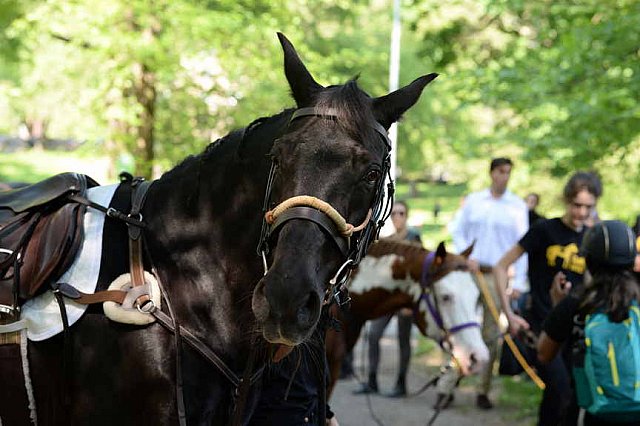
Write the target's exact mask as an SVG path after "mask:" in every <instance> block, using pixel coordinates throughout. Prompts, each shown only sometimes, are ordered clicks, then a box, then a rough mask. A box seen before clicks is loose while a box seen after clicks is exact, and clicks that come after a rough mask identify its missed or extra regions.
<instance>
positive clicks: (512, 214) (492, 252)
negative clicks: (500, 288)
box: [438, 157, 529, 409]
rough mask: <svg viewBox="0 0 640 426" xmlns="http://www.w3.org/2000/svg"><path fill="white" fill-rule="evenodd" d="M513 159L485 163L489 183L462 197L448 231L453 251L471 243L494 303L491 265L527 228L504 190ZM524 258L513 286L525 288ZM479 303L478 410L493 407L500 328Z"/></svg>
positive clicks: (473, 263) (516, 202) (474, 267)
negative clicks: (481, 364) (482, 347)
mask: <svg viewBox="0 0 640 426" xmlns="http://www.w3.org/2000/svg"><path fill="white" fill-rule="evenodd" d="M512 168H513V162H512V161H511V159H509V158H506V157H499V158H494V159H493V160H491V164H490V166H489V175H490V177H491V186H490V187H489V188H488V189H485V190H483V191H479V192H474V193H471V194H469V195H468V196H467V197H466V198H465V202H464V205H463V207H462V209H461V211H460V215H459V217H458V218H457V219H456V221H455V222H454V223H453V224H452V225H451V227H450V231H451V235H452V237H453V243H454V245H455V248H456V250H458V251H460V250H464V248H466V247H469V246H470V245H471V244H472V243H474V242H475V245H474V248H473V252H472V253H471V256H470V258H469V270H470V271H472V272H474V273H481V274H483V277H484V279H485V280H486V281H487V282H488V283H489V291H490V292H491V293H492V297H493V298H494V300H495V303H496V305H498V301H497V296H496V294H495V291H494V288H493V287H494V286H493V274H492V269H493V266H494V265H495V264H496V263H497V262H498V260H499V259H500V258H501V257H502V255H503V254H504V253H505V252H506V251H507V250H508V249H509V248H510V247H512V246H513V245H514V244H515V243H517V242H518V240H519V239H520V238H521V237H522V235H524V233H525V232H526V231H527V229H528V223H529V220H528V216H527V208H526V205H525V203H524V201H523V200H522V199H520V197H518V196H516V195H515V194H513V193H512V192H511V191H509V190H507V185H508V183H509V178H510V176H511V170H512ZM526 262H527V261H526V259H521V261H519V262H517V264H516V267H515V271H514V277H513V288H514V289H516V290H518V291H523V290H525V279H526V268H527V263H526ZM481 300H482V303H483V308H484V309H483V311H484V313H483V315H484V319H483V325H482V337H483V339H484V341H485V343H486V345H487V347H488V348H489V362H488V363H487V366H486V369H485V371H483V372H482V373H481V380H480V384H479V386H478V389H477V396H476V405H477V406H478V407H479V408H482V409H491V408H493V403H492V402H491V400H490V399H489V391H490V389H491V381H492V376H493V368H494V364H495V361H496V360H497V359H498V352H499V342H498V337H499V336H500V327H499V325H498V324H496V322H495V320H494V319H493V317H492V316H491V312H490V311H489V309H488V308H487V306H486V302H485V300H484V298H481ZM441 397H442V395H438V399H441Z"/></svg>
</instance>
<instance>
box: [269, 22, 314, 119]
mask: <svg viewBox="0 0 640 426" xmlns="http://www.w3.org/2000/svg"><path fill="white" fill-rule="evenodd" d="M278 39H280V44H281V45H282V50H283V51H284V74H285V75H286V76H287V81H288V82H289V87H290V88H291V94H292V95H293V99H295V101H296V104H297V105H298V108H302V107H306V106H309V105H311V103H312V101H313V98H314V96H315V94H316V93H318V92H319V91H320V90H322V89H324V87H322V86H321V85H320V84H318V83H317V82H316V81H315V80H314V78H313V77H312V76H311V74H310V73H309V71H308V70H307V67H305V66H304V64H303V63H302V61H301V60H300V57H299V56H298V53H297V52H296V49H295V48H294V47H293V44H291V42H290V41H289V39H288V38H286V37H285V36H284V34H282V33H278Z"/></svg>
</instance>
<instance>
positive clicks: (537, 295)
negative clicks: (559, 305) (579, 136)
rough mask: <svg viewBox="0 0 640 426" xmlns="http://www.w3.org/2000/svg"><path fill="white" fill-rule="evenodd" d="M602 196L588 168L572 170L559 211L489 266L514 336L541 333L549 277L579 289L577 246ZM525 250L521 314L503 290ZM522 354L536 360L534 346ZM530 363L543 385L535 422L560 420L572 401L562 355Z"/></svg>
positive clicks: (548, 305) (581, 265)
mask: <svg viewBox="0 0 640 426" xmlns="http://www.w3.org/2000/svg"><path fill="white" fill-rule="evenodd" d="M601 195H602V184H601V183H600V179H599V178H598V176H596V175H595V174H594V173H590V172H577V173H575V174H574V175H573V176H571V178H569V181H568V182H567V184H566V185H565V187H564V191H563V200H564V203H565V213H564V215H562V216H561V217H556V218H553V219H547V220H543V221H540V222H537V223H535V224H533V226H531V228H529V231H528V232H527V233H526V234H525V235H524V236H523V237H522V238H521V239H520V241H519V242H518V243H517V244H516V245H514V246H513V247H512V248H511V249H510V250H509V251H508V252H507V253H505V254H504V256H503V257H502V258H501V259H500V260H499V261H498V264H497V265H496V266H495V267H494V269H493V273H494V275H495V284H496V291H497V292H498V294H499V295H500V300H501V302H502V307H503V309H504V312H505V314H506V316H507V319H508V321H509V332H510V333H511V334H512V335H514V336H515V335H517V334H518V332H520V331H521V330H531V331H533V333H534V334H536V335H537V334H539V333H540V331H541V330H542V326H543V323H544V320H545V319H546V318H547V316H548V315H549V312H550V311H551V309H552V303H551V297H550V295H549V290H550V288H551V285H552V283H553V281H554V278H555V279H556V280H560V281H562V282H565V283H567V286H571V289H572V291H575V290H577V289H579V288H581V287H582V279H583V274H584V271H585V260H584V258H583V257H581V256H580V255H579V254H578V250H579V247H580V244H581V243H582V237H583V235H584V233H585V228H586V226H585V224H586V222H587V220H588V219H589V217H590V216H591V213H592V211H593V210H594V209H595V207H596V203H597V201H598V198H600V196H601ZM525 253H526V254H528V255H529V271H528V276H529V284H530V287H531V290H530V302H529V303H527V307H526V309H525V314H524V318H523V317H521V316H519V315H516V314H515V313H514V312H513V311H512V310H511V305H510V303H509V298H508V295H507V292H506V288H507V283H508V270H509V267H510V266H511V265H512V264H513V263H514V262H515V261H516V260H517V259H518V258H520V257H521V256H522V255H523V254H525ZM527 352H529V353H528V355H529V357H528V358H529V359H531V360H536V351H535V348H528V351H527ZM534 364H535V366H536V368H537V370H538V374H539V375H540V377H541V378H542V380H543V381H544V382H545V384H546V388H545V390H544V393H543V396H542V401H541V403H540V408H539V412H538V424H539V425H556V424H559V423H560V422H561V421H562V418H563V416H564V415H565V410H566V408H567V406H568V404H569V402H570V401H571V389H570V381H569V370H568V368H567V366H566V363H565V362H564V360H563V358H562V356H556V357H555V358H554V359H553V360H552V361H551V362H550V363H548V364H544V365H543V364H539V363H536V362H534Z"/></svg>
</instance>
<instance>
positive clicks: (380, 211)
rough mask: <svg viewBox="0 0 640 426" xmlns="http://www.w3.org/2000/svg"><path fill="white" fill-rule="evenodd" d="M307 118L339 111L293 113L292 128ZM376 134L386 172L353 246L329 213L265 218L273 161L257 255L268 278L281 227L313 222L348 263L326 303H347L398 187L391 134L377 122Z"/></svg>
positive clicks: (299, 209)
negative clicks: (352, 278) (349, 284)
mask: <svg viewBox="0 0 640 426" xmlns="http://www.w3.org/2000/svg"><path fill="white" fill-rule="evenodd" d="M303 117H321V118H326V119H337V118H338V114H337V112H335V111H332V110H329V111H324V112H321V113H320V112H318V111H317V110H316V109H315V108H300V109H297V110H296V111H294V112H293V114H292V115H291V118H290V120H289V125H291V123H292V122H293V121H294V120H296V119H298V118H303ZM368 125H369V127H371V128H372V129H373V130H374V131H375V132H376V133H378V134H379V135H380V136H381V138H382V140H383V142H384V143H385V147H386V152H385V155H384V159H383V161H382V165H381V166H382V173H381V177H380V179H379V180H378V182H377V187H376V190H375V194H374V198H373V203H372V206H371V219H370V220H369V221H368V222H367V223H366V226H365V227H364V229H362V230H360V231H358V233H357V234H355V235H354V237H355V244H352V241H351V237H345V236H344V235H342V234H341V233H340V232H339V230H338V228H337V226H336V223H335V221H334V220H333V219H332V218H330V217H329V216H328V215H327V214H326V213H325V212H323V211H320V210H318V209H315V208H312V207H308V206H296V207H291V208H289V209H287V210H286V211H285V212H284V213H282V214H281V215H280V216H279V217H278V218H277V219H276V220H275V221H274V222H273V223H271V224H269V223H268V222H267V220H266V218H265V216H266V214H267V212H268V211H269V206H270V202H271V193H272V191H273V182H274V178H275V174H276V171H277V167H278V166H277V163H276V162H275V161H273V160H272V161H271V167H270V169H269V176H268V178H267V186H266V189H265V196H264V203H263V207H262V210H263V211H262V213H263V218H262V229H261V231H260V241H259V242H258V247H257V253H258V255H259V256H262V260H263V266H264V271H265V275H266V273H267V271H268V265H267V259H266V257H267V255H268V254H269V251H270V247H269V243H270V242H271V239H272V236H273V235H275V234H276V233H277V231H278V229H279V228H280V227H282V226H283V225H284V224H285V223H286V222H288V221H289V220H292V219H302V220H309V221H311V222H314V223H315V224H317V225H318V226H319V227H320V229H321V230H322V231H323V232H325V233H326V234H327V235H329V236H330V237H331V239H332V241H334V243H335V244H336V246H337V248H338V249H339V250H340V253H342V255H343V258H344V259H345V261H344V262H343V263H342V265H341V266H340V267H339V268H338V271H337V272H336V274H335V275H334V277H333V278H332V279H331V280H330V282H329V285H328V288H327V295H326V297H325V303H327V302H330V301H332V300H335V301H336V302H338V303H339V304H343V303H345V302H342V301H341V296H340V293H341V292H345V291H346V287H345V286H344V283H346V281H347V279H348V278H349V275H350V273H351V271H352V270H353V269H354V268H355V267H356V266H357V265H358V263H360V260H361V259H362V258H363V257H364V256H365V255H366V253H367V249H368V247H369V244H370V243H371V241H372V240H374V239H376V238H377V237H378V235H379V233H380V229H382V227H383V226H384V223H385V221H386V220H387V219H388V218H389V216H390V214H391V206H392V205H393V194H394V185H393V179H392V178H391V156H390V151H391V141H390V140H389V136H388V135H387V131H386V130H385V128H384V127H382V125H381V124H380V123H378V122H377V121H374V122H372V123H369V124H368ZM386 177H388V179H389V183H388V184H387V185H386V186H387V199H386V202H384V197H385V181H386V179H385V178H386ZM336 288H337V291H335V292H334V289H336Z"/></svg>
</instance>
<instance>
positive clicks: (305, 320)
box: [298, 292, 320, 326]
mask: <svg viewBox="0 0 640 426" xmlns="http://www.w3.org/2000/svg"><path fill="white" fill-rule="evenodd" d="M319 309H320V298H319V297H318V295H317V294H316V293H314V292H310V293H309V295H308V296H307V301H306V302H305V303H304V305H302V306H301V307H300V308H299V309H298V323H299V324H300V325H303V326H310V325H312V324H313V322H314V321H315V319H316V318H315V317H316V316H317V313H318V310H319Z"/></svg>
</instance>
